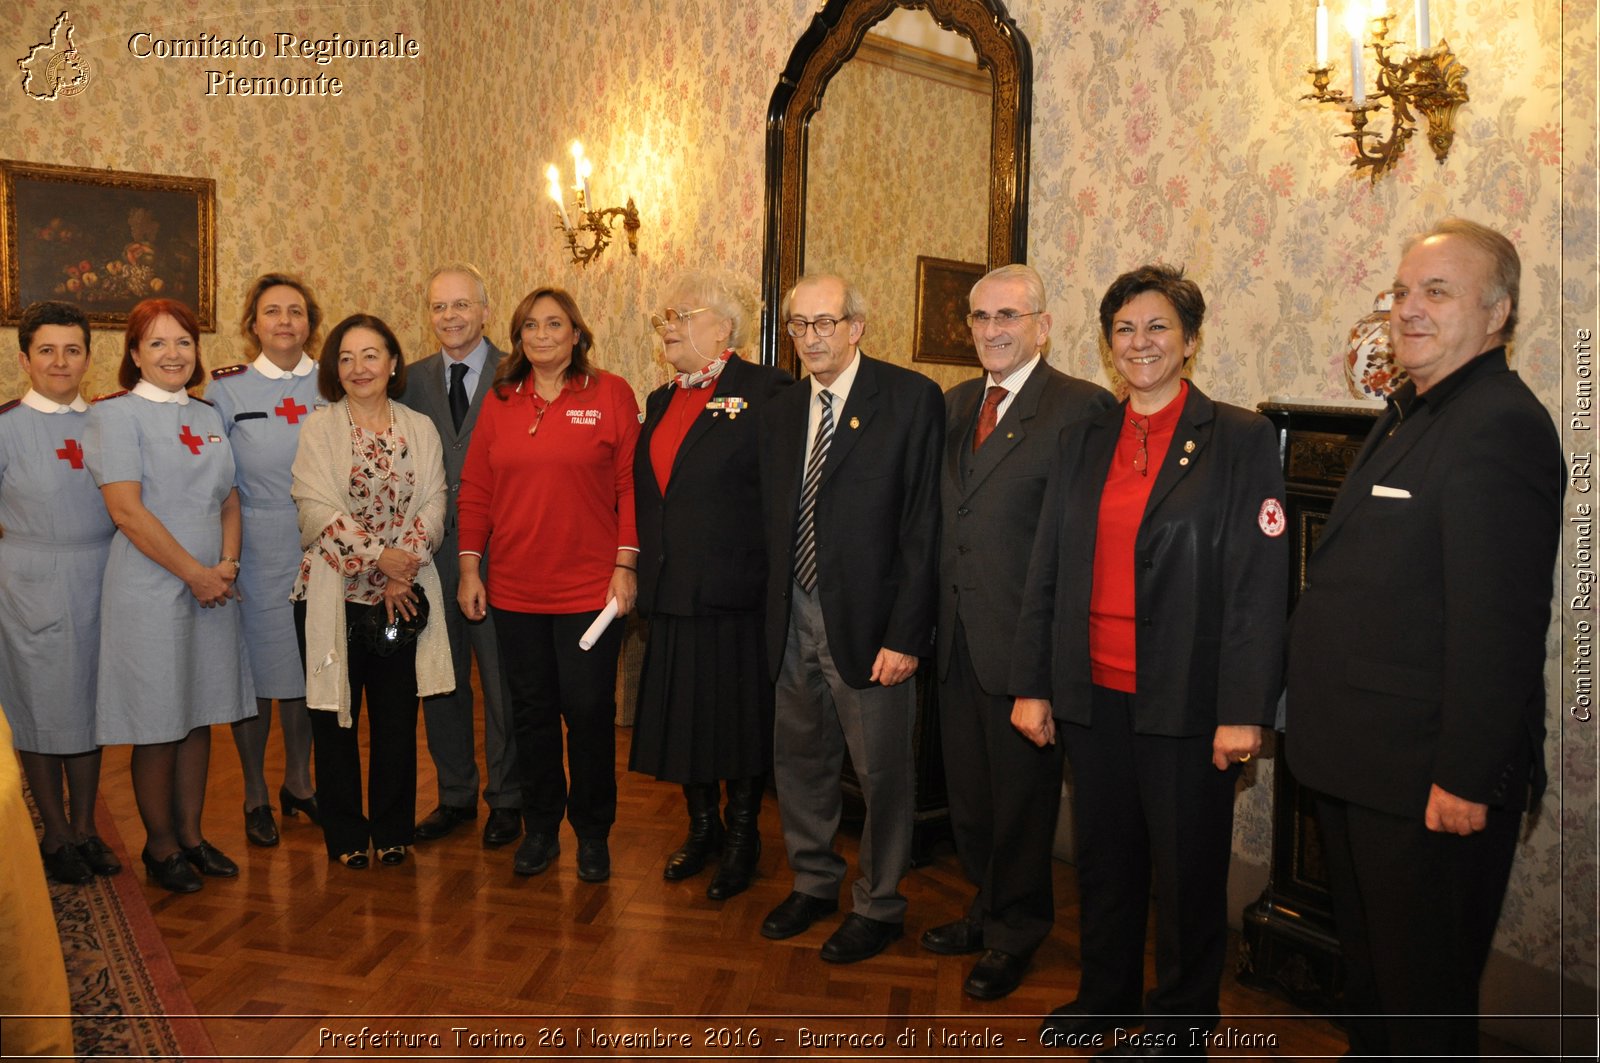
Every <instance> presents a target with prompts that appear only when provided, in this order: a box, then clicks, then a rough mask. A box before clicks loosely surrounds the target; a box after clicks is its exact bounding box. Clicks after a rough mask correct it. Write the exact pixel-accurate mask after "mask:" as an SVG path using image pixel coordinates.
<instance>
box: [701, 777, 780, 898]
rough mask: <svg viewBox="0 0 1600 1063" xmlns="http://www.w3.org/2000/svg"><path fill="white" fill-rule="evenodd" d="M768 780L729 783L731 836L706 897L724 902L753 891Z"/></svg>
mask: <svg viewBox="0 0 1600 1063" xmlns="http://www.w3.org/2000/svg"><path fill="white" fill-rule="evenodd" d="M766 781H767V780H766V777H765V776H762V775H754V776H751V777H750V778H748V779H730V780H729V781H728V833H727V837H726V838H725V839H724V841H723V843H722V865H721V866H720V867H718V868H717V873H716V875H715V876H713V877H712V879H711V885H710V886H708V887H706V896H707V897H710V898H711V899H712V900H714V901H725V900H727V899H728V898H729V897H734V896H737V895H738V894H741V893H743V892H744V891H745V890H747V889H749V888H750V880H751V879H752V878H753V877H755V873H756V864H757V862H759V861H760V859H761V831H760V829H759V828H758V827H757V826H756V820H757V819H759V818H760V816H761V791H762V789H763V788H764V787H765V785H766Z"/></svg>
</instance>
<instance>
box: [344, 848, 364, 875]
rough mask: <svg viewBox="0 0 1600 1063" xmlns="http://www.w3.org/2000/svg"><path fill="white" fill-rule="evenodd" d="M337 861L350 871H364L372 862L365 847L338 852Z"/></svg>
mask: <svg viewBox="0 0 1600 1063" xmlns="http://www.w3.org/2000/svg"><path fill="white" fill-rule="evenodd" d="M339 863H341V864H343V865H344V866H345V867H348V868H349V869H350V870H351V871H365V870H366V869H367V868H368V867H369V866H370V865H371V863H372V861H371V859H370V858H369V857H368V856H367V851H366V850H365V849H354V850H352V851H350V852H348V853H340V854H339Z"/></svg>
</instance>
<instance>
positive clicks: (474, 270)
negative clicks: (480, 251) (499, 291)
mask: <svg viewBox="0 0 1600 1063" xmlns="http://www.w3.org/2000/svg"><path fill="white" fill-rule="evenodd" d="M446 273H464V274H466V275H467V276H469V277H471V278H472V279H473V280H474V281H476V282H477V284H478V297H479V299H481V300H482V302H483V305H484V306H488V305H489V285H488V284H486V283H485V282H484V279H483V274H482V273H479V272H478V267H477V266H474V265H473V264H472V263H470V262H446V263H445V264H444V265H442V266H440V267H439V268H438V269H436V270H434V271H433V272H432V273H430V274H428V282H427V283H426V284H424V285H423V286H422V298H423V300H424V301H426V300H427V298H428V289H429V288H432V287H433V282H434V281H436V280H438V279H439V278H440V277H442V276H444V275H445V274H446Z"/></svg>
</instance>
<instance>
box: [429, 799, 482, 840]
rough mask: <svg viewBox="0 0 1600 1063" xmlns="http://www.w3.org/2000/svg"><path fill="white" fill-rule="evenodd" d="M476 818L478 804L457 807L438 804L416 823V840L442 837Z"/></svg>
mask: <svg viewBox="0 0 1600 1063" xmlns="http://www.w3.org/2000/svg"><path fill="white" fill-rule="evenodd" d="M477 818H478V806H477V805H472V806H470V807H468V808H457V807H455V806H454V805H440V806H439V807H438V808H436V809H434V810H433V811H432V812H429V813H428V814H427V815H426V816H425V817H423V819H422V821H421V822H420V823H418V824H417V830H416V835H417V841H419V842H433V841H438V840H439V839H440V838H443V837H444V836H445V835H446V834H449V833H450V832H451V831H453V830H455V829H456V828H457V827H459V826H461V824H463V823H466V822H468V821H470V820H474V819H477Z"/></svg>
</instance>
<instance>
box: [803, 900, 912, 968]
mask: <svg viewBox="0 0 1600 1063" xmlns="http://www.w3.org/2000/svg"><path fill="white" fill-rule="evenodd" d="M904 932H905V927H904V925H902V924H900V923H885V922H883V921H882V920H881V919H869V918H867V917H866V916H864V915H861V914H859V913H857V912H851V913H850V914H849V915H847V916H845V917H844V922H842V923H840V924H839V929H838V930H835V931H834V932H833V936H832V937H830V938H829V939H828V940H827V941H824V942H823V943H822V958H823V959H825V960H827V961H828V962H829V963H858V962H860V961H861V960H866V959H871V958H872V957H873V956H876V955H877V954H878V953H880V952H882V951H883V950H884V949H886V948H888V947H889V943H890V942H891V941H896V940H898V939H899V937H900V935H901V934H902V933H904Z"/></svg>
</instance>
